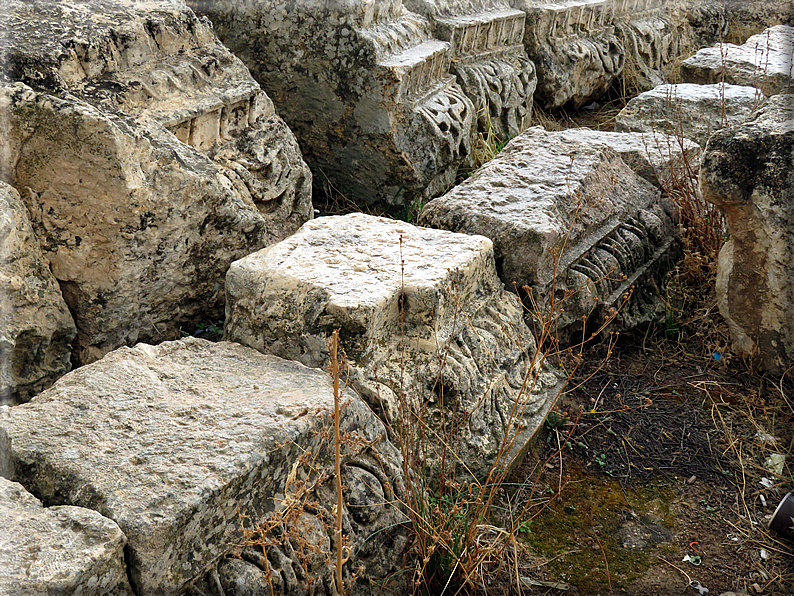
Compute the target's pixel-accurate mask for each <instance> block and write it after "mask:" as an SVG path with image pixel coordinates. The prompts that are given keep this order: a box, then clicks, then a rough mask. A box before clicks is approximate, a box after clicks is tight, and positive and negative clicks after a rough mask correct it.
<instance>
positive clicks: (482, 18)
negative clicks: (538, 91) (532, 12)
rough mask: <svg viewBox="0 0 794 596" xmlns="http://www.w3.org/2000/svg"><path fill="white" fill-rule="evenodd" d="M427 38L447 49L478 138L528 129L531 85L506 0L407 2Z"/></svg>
mask: <svg viewBox="0 0 794 596" xmlns="http://www.w3.org/2000/svg"><path fill="white" fill-rule="evenodd" d="M405 4H406V6H407V7H408V9H409V10H412V11H413V12H416V13H419V14H421V15H423V16H425V17H426V18H427V19H428V20H429V21H430V24H431V27H432V30H433V35H435V36H436V37H437V38H439V39H441V40H443V41H446V42H448V43H449V44H450V52H451V60H452V64H451V70H452V73H453V74H455V76H456V77H457V81H458V84H459V85H460V86H461V88H462V89H463V92H464V93H465V94H466V95H467V97H468V98H469V99H470V100H471V102H472V103H473V104H474V109H475V112H476V114H477V125H478V129H479V131H480V132H482V133H484V134H488V133H491V134H495V135H496V136H497V137H498V138H500V139H503V140H507V139H509V138H512V137H514V136H516V135H517V134H518V133H520V132H521V131H522V130H523V129H524V128H526V126H527V125H528V124H529V120H530V118H531V117H532V100H533V94H534V92H535V87H536V86H537V76H536V73H535V65H534V64H533V63H532V61H531V60H529V58H528V57H527V54H526V51H525V50H524V46H523V43H522V42H523V39H524V17H525V15H524V13H523V12H522V11H520V10H516V9H514V8H510V4H509V3H508V2H507V1H506V0H502V1H499V0H443V1H435V0H409V1H407V2H406V3H405Z"/></svg>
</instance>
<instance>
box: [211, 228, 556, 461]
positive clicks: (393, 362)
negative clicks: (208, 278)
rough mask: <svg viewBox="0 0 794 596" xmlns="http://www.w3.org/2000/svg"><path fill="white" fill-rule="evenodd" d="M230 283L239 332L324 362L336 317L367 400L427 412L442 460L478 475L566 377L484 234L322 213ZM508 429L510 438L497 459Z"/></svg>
mask: <svg viewBox="0 0 794 596" xmlns="http://www.w3.org/2000/svg"><path fill="white" fill-rule="evenodd" d="M226 284H227V307H226V308H227V314H226V329H225V334H226V337H227V338H229V339H232V340H234V341H239V342H241V343H244V344H246V345H250V346H252V347H254V348H256V349H258V350H261V351H264V352H268V353H274V354H276V355H279V356H282V357H285V358H293V359H296V360H300V361H302V362H304V363H305V364H307V365H310V366H324V365H325V363H326V362H327V359H328V350H327V346H326V343H325V337H326V336H327V335H328V334H330V333H331V331H332V330H333V329H335V328H341V336H342V338H343V340H344V342H343V343H344V348H345V352H346V354H347V359H348V365H349V369H350V379H351V383H352V385H353V387H354V388H356V389H357V390H358V391H359V392H360V393H361V394H362V395H363V396H364V397H365V398H366V399H367V401H368V402H369V403H370V405H371V406H372V407H373V409H375V411H376V412H378V413H379V414H380V415H381V416H382V417H383V418H384V419H385V420H389V421H395V422H396V423H397V424H401V421H402V420H405V417H406V416H409V417H410V414H408V412H407V409H406V408H415V409H416V411H421V412H424V413H423V414H422V417H423V420H425V421H426V422H427V424H428V425H429V428H430V429H431V430H430V431H429V432H431V433H433V435H434V436H437V437H439V441H430V443H429V444H428V446H427V447H428V453H427V455H426V462H427V465H429V466H430V467H431V468H432V469H434V470H439V469H440V468H439V466H440V465H441V462H442V461H444V460H445V459H446V466H448V469H449V470H453V469H455V468H456V467H457V471H458V473H460V474H463V475H465V474H466V469H468V471H469V472H471V473H472V474H474V475H475V476H480V477H481V476H483V475H484V474H485V473H487V471H488V469H489V467H490V466H491V465H494V464H495V463H496V464H497V465H505V464H507V463H509V462H510V461H511V459H512V458H514V457H517V456H518V455H519V454H520V453H521V451H522V449H523V448H524V447H525V443H526V441H527V439H528V438H529V437H531V436H532V435H533V434H534V432H535V431H536V430H537V429H538V427H539V426H540V424H541V423H542V421H543V419H544V418H545V414H546V412H547V411H548V408H549V407H550V406H551V404H552V403H553V401H554V397H555V396H556V392H557V390H558V389H559V385H558V379H557V377H556V376H555V375H554V374H552V373H549V372H547V371H546V369H545V368H543V367H542V366H541V361H542V355H541V354H540V353H538V352H537V348H536V345H535V342H534V339H533V337H532V334H531V332H530V330H529V329H528V327H527V326H526V323H525V322H524V320H523V308H522V307H521V305H520V304H519V303H518V300H517V299H516V297H515V295H514V294H511V293H510V292H506V291H505V290H504V289H503V287H502V284H501V282H500V281H499V279H498V278H497V276H496V269H495V267H494V261H493V251H492V245H491V241H490V240H488V239H487V238H484V237H482V236H469V235H464V234H454V233H451V232H446V231H443V230H431V229H425V228H419V227H416V226H412V225H410V224H407V223H403V222H397V221H392V220H387V219H383V218H377V217H371V216H366V215H362V214H353V215H347V216H340V217H323V218H320V219H317V220H315V221H312V222H308V223H307V224H305V225H304V226H303V227H302V228H301V230H300V231H299V232H298V233H297V234H295V235H294V236H292V237H290V238H288V239H287V240H284V241H283V242H281V243H279V244H276V245H274V246H272V247H269V248H267V249H264V250H262V251H259V252H257V253H254V254H252V255H249V256H248V257H245V258H244V259H241V260H239V261H237V262H235V263H234V264H233V265H232V266H231V267H230V268H229V273H228V275H227V280H226ZM514 407H515V408H517V410H516V411H517V412H518V414H517V415H516V417H515V418H514V419H513V420H512V422H511V412H513V408H514ZM445 421H446V422H445ZM445 424H446V425H447V426H445ZM455 424H459V425H460V430H459V431H458V432H456V433H451V434H449V435H448V434H447V433H450V431H449V426H448V425H455ZM441 437H444V438H445V439H444V440H441V439H440V438H441ZM505 437H507V440H508V441H509V440H510V439H511V437H512V438H514V440H515V442H514V449H513V450H511V451H510V452H509V453H507V454H505V455H504V456H502V458H501V461H499V462H497V456H498V453H499V447H500V445H501V443H502V441H503V440H504V439H505ZM445 441H446V444H445ZM446 446H449V447H451V450H448V449H447V448H446ZM453 453H454V455H453ZM458 458H459V460H458ZM433 476H435V477H437V475H436V474H431V477H433Z"/></svg>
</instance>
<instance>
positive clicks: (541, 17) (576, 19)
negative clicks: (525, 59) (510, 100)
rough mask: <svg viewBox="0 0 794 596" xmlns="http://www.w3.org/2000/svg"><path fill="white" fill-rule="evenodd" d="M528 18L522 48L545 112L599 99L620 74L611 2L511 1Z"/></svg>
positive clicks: (620, 48)
mask: <svg viewBox="0 0 794 596" xmlns="http://www.w3.org/2000/svg"><path fill="white" fill-rule="evenodd" d="M510 4H511V5H512V6H513V8H517V9H519V10H522V11H524V12H526V13H527V16H526V27H525V33H524V47H525V48H526V51H527V55H528V56H529V58H530V60H532V61H533V62H534V63H535V66H536V67H537V71H538V86H537V89H536V90H535V99H536V101H537V102H538V103H539V104H540V105H541V106H543V107H544V108H547V109H548V108H560V107H563V106H565V105H572V106H574V107H580V106H583V105H585V104H587V103H590V102H591V101H593V100H594V99H598V98H599V97H601V96H602V95H603V94H604V92H605V91H606V90H607V89H608V88H609V86H610V84H611V83H612V81H613V80H614V79H615V77H616V76H617V75H618V74H619V73H620V71H621V70H622V69H623V65H624V63H625V50H624V48H623V44H621V42H620V40H618V38H617V37H616V36H615V33H614V28H613V27H612V22H611V21H612V18H613V17H614V14H615V9H614V7H613V6H612V2H611V0H564V1H561V2H548V1H541V0H511V2H510Z"/></svg>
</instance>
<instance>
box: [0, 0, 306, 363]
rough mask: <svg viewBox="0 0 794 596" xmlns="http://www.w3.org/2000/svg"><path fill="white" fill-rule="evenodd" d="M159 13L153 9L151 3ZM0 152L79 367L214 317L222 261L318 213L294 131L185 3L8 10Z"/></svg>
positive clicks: (126, 0) (13, 6)
mask: <svg viewBox="0 0 794 596" xmlns="http://www.w3.org/2000/svg"><path fill="white" fill-rule="evenodd" d="M155 9H156V10H155ZM0 26H2V27H3V30H4V31H8V32H9V33H8V35H5V36H3V39H2V41H0V45H1V46H2V48H0V51H2V53H3V55H4V57H5V63H6V64H8V73H9V76H10V78H11V79H12V80H18V81H23V82H25V83H27V85H28V86H25V85H23V84H21V83H17V84H13V85H6V86H4V87H3V93H2V94H3V96H4V99H3V101H4V103H5V106H6V112H5V113H7V114H8V118H5V119H4V120H3V123H2V125H3V127H4V141H5V147H4V150H5V156H4V157H5V159H4V160H2V163H0V179H3V180H5V181H7V182H9V183H10V184H11V185H12V186H14V187H15V188H17V189H18V190H21V191H22V193H21V194H22V199H23V201H24V202H25V204H26V206H27V208H28V211H29V212H30V214H31V218H32V221H33V226H34V229H35V230H36V233H37V234H38V235H39V237H40V241H41V243H42V248H43V250H44V254H45V257H46V258H47V259H48V260H49V261H50V263H51V265H52V269H53V272H54V274H55V277H56V279H57V280H58V281H59V282H60V283H61V287H62V290H63V293H64V298H65V299H66V302H67V304H68V305H69V307H70V309H71V310H72V312H73V313H74V316H75V322H76V324H77V328H78V338H77V347H76V354H75V360H76V361H77V362H78V363H86V362H91V361H93V360H96V359H97V358H99V357H101V356H102V355H103V354H105V353H107V352H108V351H109V350H111V349H114V348H116V347H118V346H120V345H124V344H132V343H135V342H136V341H138V340H148V341H155V342H156V341H161V340H163V339H173V338H175V337H179V333H180V332H179V327H180V325H186V326H187V327H188V328H189V327H190V325H191V323H192V322H193V321H195V319H197V318H199V317H200V318H204V317H208V316H210V317H211V316H213V315H212V313H213V312H214V313H215V315H214V316H218V317H219V316H220V314H219V311H220V310H222V301H223V275H224V273H225V267H226V266H227V265H228V263H229V262H231V260H233V259H234V258H239V257H240V256H242V255H244V254H248V253H249V252H252V251H253V250H256V249H258V248H261V247H262V246H265V245H267V244H269V243H272V242H275V241H278V240H280V239H282V238H284V237H285V236H287V235H289V234H290V233H292V232H293V231H295V230H296V229H297V228H298V227H299V226H300V225H301V224H302V223H303V222H304V221H306V220H307V219H308V218H309V217H311V215H312V205H311V173H310V172H309V170H308V167H307V166H306V164H305V163H304V162H303V160H302V158H301V155H300V150H299V149H298V146H297V143H296V141H295V138H294V137H293V135H292V134H291V132H290V131H289V130H288V129H287V127H286V125H285V124H284V122H283V121H282V120H281V118H279V117H278V116H277V115H276V114H275V112H274V110H273V105H272V103H271V102H270V100H269V98H268V97H267V96H266V95H265V94H264V93H263V92H262V91H261V89H260V88H259V86H258V84H257V83H256V82H255V81H254V80H253V79H252V78H251V76H250V74H249V72H248V71H247V70H246V68H245V67H244V66H243V64H242V63H241V62H240V61H239V60H238V59H237V58H235V57H234V56H233V55H232V54H231V53H230V52H229V51H228V49H226V48H225V47H223V46H222V45H221V44H219V43H218V41H217V38H216V37H215V36H214V34H213V32H212V27H211V25H210V24H209V23H208V22H207V21H206V19H199V18H197V17H196V16H195V14H194V13H193V12H192V11H190V10H189V9H188V8H187V7H186V6H185V4H184V2H182V1H181V0H161V1H158V2H151V3H149V4H147V5H146V6H145V8H144V7H142V5H140V3H136V2H132V1H131V0H122V1H119V2H112V3H109V2H104V1H103V0H96V1H95V2H94V1H89V2H82V3H78V4H76V5H74V6H71V5H66V4H64V3H62V2H57V1H55V0H45V1H42V2H37V3H35V4H34V5H31V4H30V3H27V2H19V1H16V0H13V1H11V2H9V3H6V4H5V5H4V10H3V11H2V14H0Z"/></svg>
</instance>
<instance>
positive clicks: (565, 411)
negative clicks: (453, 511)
mask: <svg viewBox="0 0 794 596" xmlns="http://www.w3.org/2000/svg"><path fill="white" fill-rule="evenodd" d="M705 310H706V311H707V312H706V314H705V315H704V316H697V317H695V318H694V319H692V320H690V321H689V323H688V324H684V325H681V326H680V327H672V328H667V329H663V328H654V329H651V330H647V331H646V332H645V333H644V334H643V333H639V334H634V335H630V336H627V337H623V338H620V339H618V341H617V342H616V343H615V345H614V348H613V349H612V351H611V354H608V351H609V348H608V346H607V344H601V345H598V346H594V347H592V348H591V349H589V350H586V351H585V352H584V353H583V358H582V362H583V364H582V366H581V367H580V368H579V370H578V371H577V373H576V375H577V376H576V377H575V379H574V381H575V382H574V383H572V390H570V391H569V392H568V393H567V394H566V395H565V396H564V397H563V399H562V400H561V401H560V403H559V404H558V407H557V412H556V413H554V414H552V416H550V417H549V419H548V421H547V423H546V433H547V434H546V438H545V439H544V440H541V445H540V447H539V449H538V453H536V455H537V456H538V459H539V460H540V461H542V462H544V463H543V464H541V466H543V469H542V472H539V466H538V464H537V463H536V462H537V461H538V460H537V459H535V458H527V460H526V463H525V464H524V466H523V467H521V468H520V469H519V470H518V471H517V472H516V475H515V478H514V481H515V482H516V483H517V484H523V485H524V487H523V488H521V489H520V490H518V491H517V492H516V493H515V494H513V495H511V496H510V498H509V499H508V501H509V506H508V507H507V508H506V509H509V510H511V511H516V510H517V509H520V506H521V503H522V502H526V499H527V498H528V496H529V494H528V491H531V488H527V487H531V486H533V483H534V487H535V490H534V493H533V494H532V498H533V499H536V500H537V501H538V505H537V506H535V507H533V509H532V511H533V512H535V513H537V511H538V510H539V509H540V508H541V507H543V505H544V504H545V505H546V507H545V508H544V509H543V510H542V511H540V512H539V513H537V514H536V516H535V517H534V518H532V519H531V521H529V522H528V523H526V524H525V526H524V527H525V531H523V532H521V538H522V541H523V544H524V546H525V547H526V548H527V550H528V551H529V552H530V553H531V556H530V557H528V559H527V562H526V563H525V565H524V567H523V570H522V574H523V575H524V576H526V579H525V580H524V581H525V585H529V586H530V587H528V589H526V590H524V592H525V593H528V594H564V593H566V592H567V593H578V594H587V595H592V596H596V595H607V594H623V595H636V596H667V595H673V594H690V595H694V594H698V593H700V594H710V595H711V596H716V595H719V594H723V593H725V592H734V593H736V594H767V595H784V594H794V542H792V541H789V540H785V539H783V538H781V537H780V536H777V535H775V534H774V533H773V532H771V531H770V530H769V529H768V528H767V523H768V520H769V518H770V517H771V514H772V513H773V511H774V509H775V507H776V506H777V504H778V503H779V502H780V500H781V499H782V498H783V496H784V495H785V494H786V493H787V492H789V491H794V476H792V472H794V461H792V458H794V407H792V406H794V384H792V383H791V382H786V380H784V381H783V382H781V381H780V379H774V378H771V377H767V376H763V375H760V374H757V373H754V372H753V371H751V370H749V369H748V367H747V365H746V363H744V362H742V361H741V360H739V359H736V358H732V357H730V355H729V354H728V352H727V350H726V347H727V344H728V341H727V332H726V329H725V327H724V323H722V322H721V320H720V319H719V316H718V315H716V314H714V313H713V309H711V308H709V307H707V308H706V309H705ZM607 356H608V357H607ZM574 360H575V359H574ZM562 365H563V366H566V362H565V359H564V358H563V359H562ZM567 365H569V366H570V365H572V364H571V359H570V358H569V360H568V362H567ZM576 381H578V386H577V382H576ZM772 453H781V454H784V455H786V457H787V460H786V466H785V467H784V469H783V470H782V472H781V473H779V474H776V473H775V472H774V471H773V470H770V465H769V464H768V463H767V462H766V459H767V458H768V457H769V456H770V454H772ZM522 499H523V501H522ZM532 582H535V583H534V585H532ZM544 582H545V583H544ZM540 584H542V585H540Z"/></svg>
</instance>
